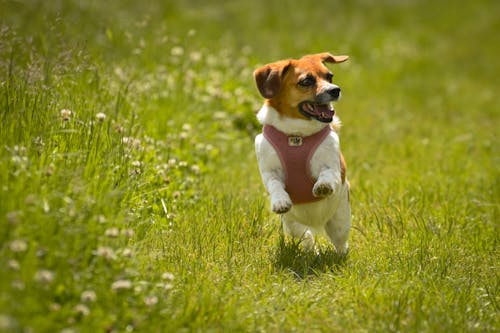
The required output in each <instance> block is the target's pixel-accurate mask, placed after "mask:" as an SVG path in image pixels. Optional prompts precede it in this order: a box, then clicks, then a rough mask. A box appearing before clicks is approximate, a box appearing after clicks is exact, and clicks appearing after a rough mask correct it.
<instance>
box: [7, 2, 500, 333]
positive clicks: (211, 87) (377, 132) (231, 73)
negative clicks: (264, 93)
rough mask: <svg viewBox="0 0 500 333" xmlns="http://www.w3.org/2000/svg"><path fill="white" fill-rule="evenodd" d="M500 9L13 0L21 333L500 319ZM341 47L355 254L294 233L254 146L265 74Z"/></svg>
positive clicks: (12, 267)
mask: <svg viewBox="0 0 500 333" xmlns="http://www.w3.org/2000/svg"><path fill="white" fill-rule="evenodd" d="M499 10H500V8H499V5H498V4H497V3H496V2H494V1H476V2H470V3H469V2H466V3H461V4H460V5H458V4H454V3H453V2H452V1H444V2H438V3H436V2H427V1H405V2H397V3H395V2H391V1H382V2H378V3H376V4H375V3H373V4H372V3H370V2H364V1H355V2H348V3H345V2H336V1H334V2H331V1H319V2H315V4H314V5H312V3H309V2H292V1H283V2H279V3H278V2H264V1H253V2H249V1H246V2H245V1H233V2H230V3H228V4H224V5H221V4H219V3H218V2H216V1H204V2H198V1H192V2H180V1H179V2H172V3H169V4H166V3H162V2H160V1H158V2H148V3H147V4H146V3H139V2H134V1H121V2H120V3H119V4H118V3H114V2H100V1H87V2H78V1H51V2H43V1H25V2H15V1H2V2H0V24H1V31H0V82H1V85H0V108H1V115H0V117H1V123H0V144H1V147H0V151H1V153H0V168H1V170H2V172H1V173H0V185H1V188H0V267H1V268H0V331H7V332H26V331H34V332H58V331H61V332H62V331H64V332H80V331H81V332H87V331H91V330H98V331H110V332H122V331H140V332H166V331H265V332H269V331H271V332H273V331H276V332H278V331H327V332H332V331H333V332H345V331H359V332H388V331H389V332H396V331H404V332H407V331H416V332H422V331H425V332H463V331H470V332H475V331H478V332H484V331H491V332H493V331H497V330H498V329H499V327H500V323H499V319H498V318H499V316H498V311H499V307H498V304H499V296H498V295H499V292H500V290H499V287H500V284H499V277H498V258H499V252H498V245H499V237H498V220H499V210H498V199H499V198H500V193H499V189H500V184H499V168H498V165H499V159H498V156H500V154H499V151H498V129H497V128H498V126H499V124H498V118H499V113H498V106H497V104H498V103H496V101H495V92H496V90H497V89H496V88H497V87H498V84H497V83H496V76H495V75H496V73H497V72H498V70H499V64H500V61H499V60H498V59H497V58H498V57H497V54H498V51H499V49H498V45H497V44H498V43H496V39H497V37H496V35H497V31H498V30H499V27H498V19H497V13H498V12H499ZM319 51H332V52H334V53H346V54H349V55H350V56H351V59H350V62H348V63H345V64H342V65H339V66H337V67H333V68H332V69H333V71H334V72H335V74H336V76H335V80H336V82H337V83H338V84H339V85H340V86H341V87H342V89H343V95H344V98H343V100H342V101H341V102H340V103H339V104H338V106H337V110H338V112H339V115H340V117H341V118H342V120H343V122H344V125H345V126H344V128H343V129H342V133H341V138H342V145H343V152H344V155H345V156H346V158H347V162H348V176H349V178H350V182H351V184H352V193H351V199H352V211H353V224H354V225H353V230H352V234H351V239H350V244H351V252H350V254H349V256H348V257H347V258H340V257H338V256H337V255H336V254H335V252H334V250H333V248H332V247H331V245H329V244H328V243H327V242H326V241H325V240H324V239H320V240H319V243H320V254H319V256H316V255H313V254H310V253H306V252H304V251H303V250H302V247H301V245H300V244H298V243H297V242H295V241H293V240H291V239H287V238H286V237H285V236H284V235H282V233H281V230H280V229H281V228H280V223H279V218H278V217H277V216H275V215H273V214H271V213H270V211H269V206H268V199H267V197H266V194H265V193H264V189H263V186H262V185H261V181H260V176H259V174H258V170H257V166H256V162H255V156H254V152H253V137H254V135H255V134H256V133H257V132H259V131H260V127H259V125H258V124H257V122H256V120H255V114H254V111H255V110H257V109H258V108H259V106H260V104H261V102H262V101H261V99H260V97H259V96H258V93H257V91H256V90H255V88H254V84H253V79H252V71H253V69H254V68H256V67H257V66H258V65H259V64H263V63H266V62H270V61H274V60H277V59H280V58H286V57H297V56H300V55H302V54H305V53H313V52H319Z"/></svg>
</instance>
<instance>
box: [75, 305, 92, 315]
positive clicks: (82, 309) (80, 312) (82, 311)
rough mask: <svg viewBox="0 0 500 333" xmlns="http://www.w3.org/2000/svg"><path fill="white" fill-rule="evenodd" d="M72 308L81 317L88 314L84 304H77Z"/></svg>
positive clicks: (88, 311)
mask: <svg viewBox="0 0 500 333" xmlns="http://www.w3.org/2000/svg"><path fill="white" fill-rule="evenodd" d="M74 310H75V312H76V313H77V314H78V315H80V316H83V317H85V316H88V315H89V314H90V310H89V308H88V307H87V306H86V305H85V304H77V305H76V306H75V308H74Z"/></svg>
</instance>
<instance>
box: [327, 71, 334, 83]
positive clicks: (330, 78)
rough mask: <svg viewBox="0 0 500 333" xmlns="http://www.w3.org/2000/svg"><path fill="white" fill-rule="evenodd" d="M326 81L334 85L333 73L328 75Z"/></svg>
mask: <svg viewBox="0 0 500 333" xmlns="http://www.w3.org/2000/svg"><path fill="white" fill-rule="evenodd" d="M326 80H327V81H328V82H330V83H332V81H333V74H332V73H328V74H326Z"/></svg>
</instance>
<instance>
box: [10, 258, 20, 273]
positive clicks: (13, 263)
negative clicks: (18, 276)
mask: <svg viewBox="0 0 500 333" xmlns="http://www.w3.org/2000/svg"><path fill="white" fill-rule="evenodd" d="M7 266H8V267H9V268H10V269H11V270H13V271H18V270H19V268H21V266H20V265H19V263H18V262H17V261H16V260H9V262H8V263H7Z"/></svg>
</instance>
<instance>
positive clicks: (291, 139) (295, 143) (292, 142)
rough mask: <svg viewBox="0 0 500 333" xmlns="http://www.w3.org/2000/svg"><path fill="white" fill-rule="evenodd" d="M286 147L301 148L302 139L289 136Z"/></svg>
mask: <svg viewBox="0 0 500 333" xmlns="http://www.w3.org/2000/svg"><path fill="white" fill-rule="evenodd" d="M288 145H289V146H291V147H299V146H302V137H301V136H289V137H288Z"/></svg>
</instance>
